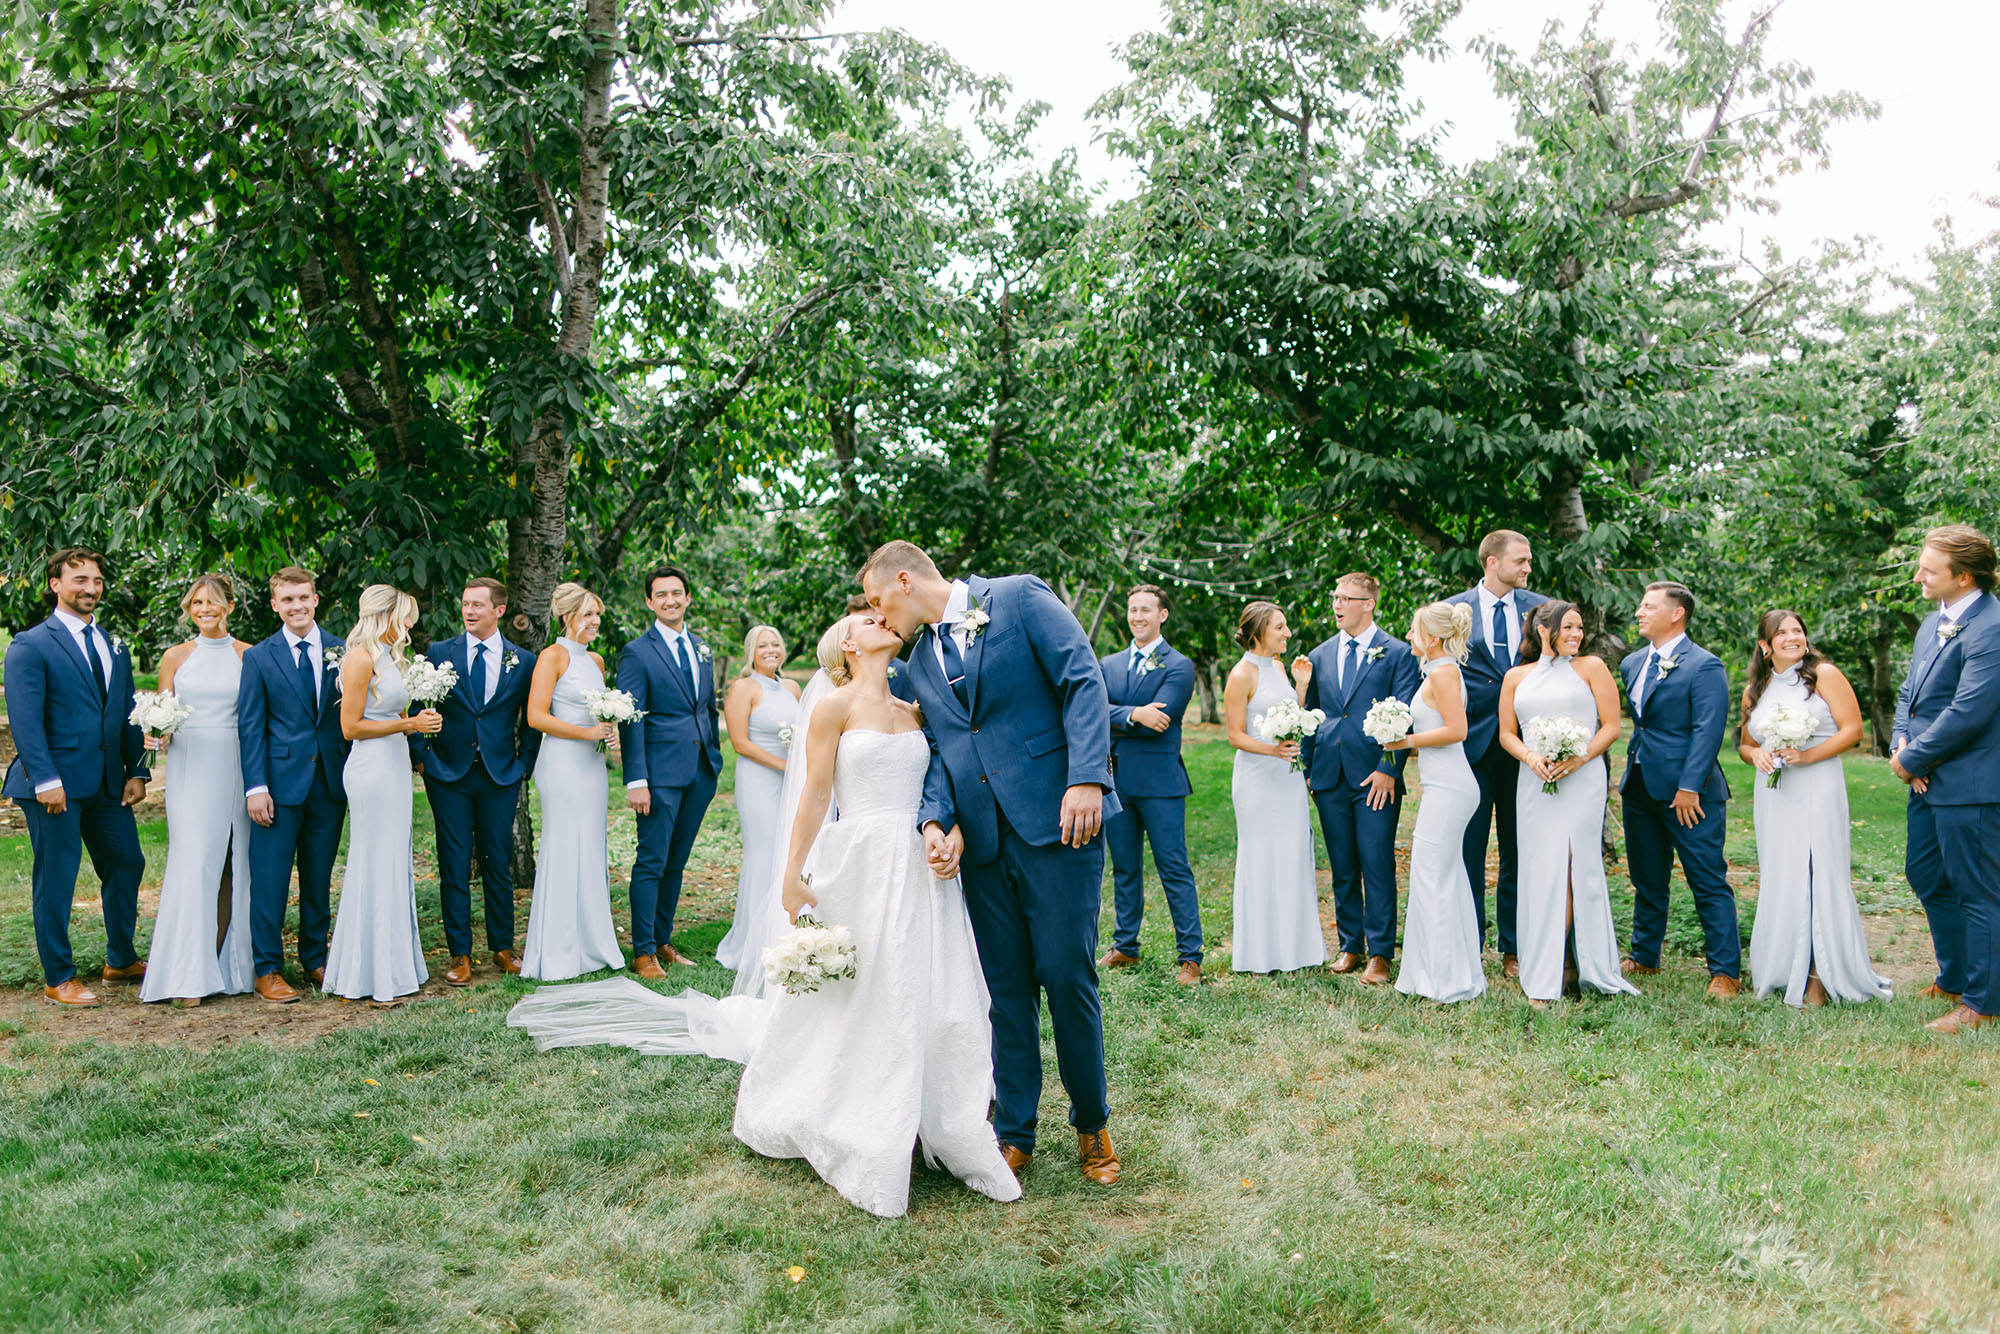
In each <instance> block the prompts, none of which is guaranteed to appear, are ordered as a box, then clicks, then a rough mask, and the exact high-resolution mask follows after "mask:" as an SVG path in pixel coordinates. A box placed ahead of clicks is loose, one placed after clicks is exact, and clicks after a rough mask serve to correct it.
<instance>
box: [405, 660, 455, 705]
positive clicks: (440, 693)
mask: <svg viewBox="0 0 2000 1334" xmlns="http://www.w3.org/2000/svg"><path fill="white" fill-rule="evenodd" d="M457 684H458V668H456V667H454V666H452V665H451V664H450V663H448V662H432V661H431V660H430V659H429V658H412V659H411V660H410V665H409V666H407V667H405V668H403V689H405V690H407V691H409V692H410V701H411V702H412V703H414V704H421V705H423V706H424V707H425V708H427V709H428V708H430V707H431V706H432V705H433V704H436V703H437V702H438V701H439V700H441V699H443V698H444V697H445V696H446V695H449V694H450V693H451V690H452V687H453V686H455V685H457Z"/></svg>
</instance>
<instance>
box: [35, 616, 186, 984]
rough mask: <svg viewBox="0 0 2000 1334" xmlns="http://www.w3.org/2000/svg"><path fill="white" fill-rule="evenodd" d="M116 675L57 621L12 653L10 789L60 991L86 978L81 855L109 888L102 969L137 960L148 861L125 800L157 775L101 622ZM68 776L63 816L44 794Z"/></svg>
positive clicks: (46, 974)
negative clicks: (133, 781) (45, 787)
mask: <svg viewBox="0 0 2000 1334" xmlns="http://www.w3.org/2000/svg"><path fill="white" fill-rule="evenodd" d="M91 634H92V638H93V640H94V643H95V646H96V648H97V651H98V653H99V654H100V655H102V658H103V661H104V663H105V667H106V669H107V672H108V675H109V677H110V684H109V685H108V686H107V685H106V684H105V683H104V682H105V678H104V677H102V676H96V675H93V674H92V671H91V668H90V663H89V659H87V658H86V657H85V656H84V653H83V650H82V649H80V648H78V647H77V643H76V640H75V639H74V638H72V637H71V635H70V632H69V629H68V628H67V627H66V626H64V625H63V624H62V622H60V621H58V620H57V619H56V618H55V617H53V616H51V617H50V618H49V619H48V620H46V621H43V622H42V623H41V624H40V625H38V626H36V627H34V628H33V629H32V630H23V631H22V632H21V633H20V634H18V635H16V636H14V641H13V642H12V643H11V644H9V645H8V646H7V719H8V723H9V725H10V726H11V727H12V728H13V733H14V748H15V751H16V754H15V756H14V762H13V763H12V764H10V765H8V766H7V777H6V781H5V783H4V784H0V793H4V795H6V796H9V797H12V798H13V799H14V802H15V804H16V805H18V806H19V807H20V808H21V813H22V815H23V816H24V817H25V818H26V820H27V822H28V842H29V844H30V845H31V846H32V847H33V848H34V854H35V868H34V880H33V904H34V921H35V947H36V949H37V950H38V951H40V953H41V959H42V979H43V981H44V982H46V983H47V984H48V985H49V986H52V987H55V986H61V985H62V984H63V983H65V982H67V981H69V980H70V979H71V978H73V977H75V976H76V962H75V960H74V959H72V958H71V956H70V949H69V917H70V906H71V904H72V903H73V902H74V901H75V899H76V873H77V871H78V869H79V868H80V867H81V866H82V865H83V852H84V849H85V848H88V849H89V850H90V864H91V867H92V869H94V870H95V871H96V872H97V878H98V880H99V881H100V882H102V885H103V892H102V902H103V905H104V940H105V951H104V962H105V965H106V966H107V967H111V968H129V967H131V966H132V965H133V964H134V963H136V962H138V958H139V956H138V953H137V952H136V951H135V949H134V948H133V943H132V934H133V931H134V929H135V928H136V927H137V925H138V918H139V881H140V879H141V878H142V877H143V876H144V875H145V873H146V854H145V852H144V851H143V850H142V849H141V848H140V846H139V827H138V824H137V822H136V821H135V820H134V819H133V818H132V808H131V807H129V806H127V805H126V804H125V782H126V780H127V779H130V778H147V777H150V776H151V775H150V772H149V770H148V769H147V767H146V763H145V755H146V749H145V737H144V735H143V734H141V732H140V731H139V729H138V728H136V727H134V726H132V724H131V723H129V722H127V721H126V720H127V718H129V717H130V716H131V713H132V655H131V654H130V653H128V652H126V651H125V650H124V649H123V648H113V647H112V645H111V641H110V639H109V638H108V637H106V635H105V634H104V630H103V628H102V627H101V626H96V625H95V624H93V626H92V630H91ZM56 780H60V781H61V783H62V788H63V798H64V810H63V813H62V814H61V815H51V814H49V812H48V808H47V807H45V806H43V805H42V803H41V802H39V801H37V800H36V799H35V788H36V787H37V786H38V785H40V784H42V783H48V782H53V781H56Z"/></svg>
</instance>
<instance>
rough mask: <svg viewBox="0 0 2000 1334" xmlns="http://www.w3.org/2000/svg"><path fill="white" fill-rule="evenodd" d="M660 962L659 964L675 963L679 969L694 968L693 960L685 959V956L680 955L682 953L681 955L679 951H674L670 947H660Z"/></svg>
mask: <svg viewBox="0 0 2000 1334" xmlns="http://www.w3.org/2000/svg"><path fill="white" fill-rule="evenodd" d="M660 962H661V963H675V964H679V965H680V966H681V967H683V968H692V967H694V960H693V959H690V958H688V957H687V956H686V955H684V954H682V953H681V952H680V951H679V950H677V949H675V948H674V947H673V946H672V945H662V946H660Z"/></svg>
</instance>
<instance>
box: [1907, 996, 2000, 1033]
mask: <svg viewBox="0 0 2000 1334" xmlns="http://www.w3.org/2000/svg"><path fill="white" fill-rule="evenodd" d="M1993 1020H1994V1016H1993V1015H1990V1014H1981V1013H1980V1012H1979V1011H1977V1010H1975V1009H1973V1008H1972V1007H1971V1006H1970V1005H1966V1004H1964V1003H1962V1002H1961V1003H1960V1005H1959V1007H1958V1008H1957V1009H1956V1010H1953V1011H1952V1012H1951V1013H1950V1014H1948V1015H1946V1016H1945V1017H1944V1018H1942V1019H1933V1020H1931V1021H1930V1022H1929V1023H1928V1024H1925V1025H1924V1027H1925V1028H1928V1029H1929V1030H1930V1031H1931V1032H1933V1033H1943V1034H1945V1035H1947V1036H1949V1035H1951V1034H1953V1033H1969V1032H1971V1031H1972V1030H1973V1029H1975V1028H1983V1027H1985V1026H1986V1025H1987V1024H1990V1023H1992V1022H1993Z"/></svg>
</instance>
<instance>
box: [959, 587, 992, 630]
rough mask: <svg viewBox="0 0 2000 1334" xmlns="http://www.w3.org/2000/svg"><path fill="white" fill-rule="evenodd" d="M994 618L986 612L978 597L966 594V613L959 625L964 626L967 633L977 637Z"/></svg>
mask: <svg viewBox="0 0 2000 1334" xmlns="http://www.w3.org/2000/svg"><path fill="white" fill-rule="evenodd" d="M992 619H993V618H992V617H991V616H988V615H987V614H986V609H985V608H984V607H982V606H980V605H979V599H978V598H976V597H973V596H971V595H970V594H968V595H967V596H966V602H965V615H964V617H963V618H961V619H960V621H959V625H960V626H961V627H963V629H964V630H965V633H966V634H967V635H969V636H971V637H972V638H974V639H977V638H978V637H979V632H980V631H981V630H984V629H985V628H986V626H987V624H988V623H989V622H990V621H992Z"/></svg>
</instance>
